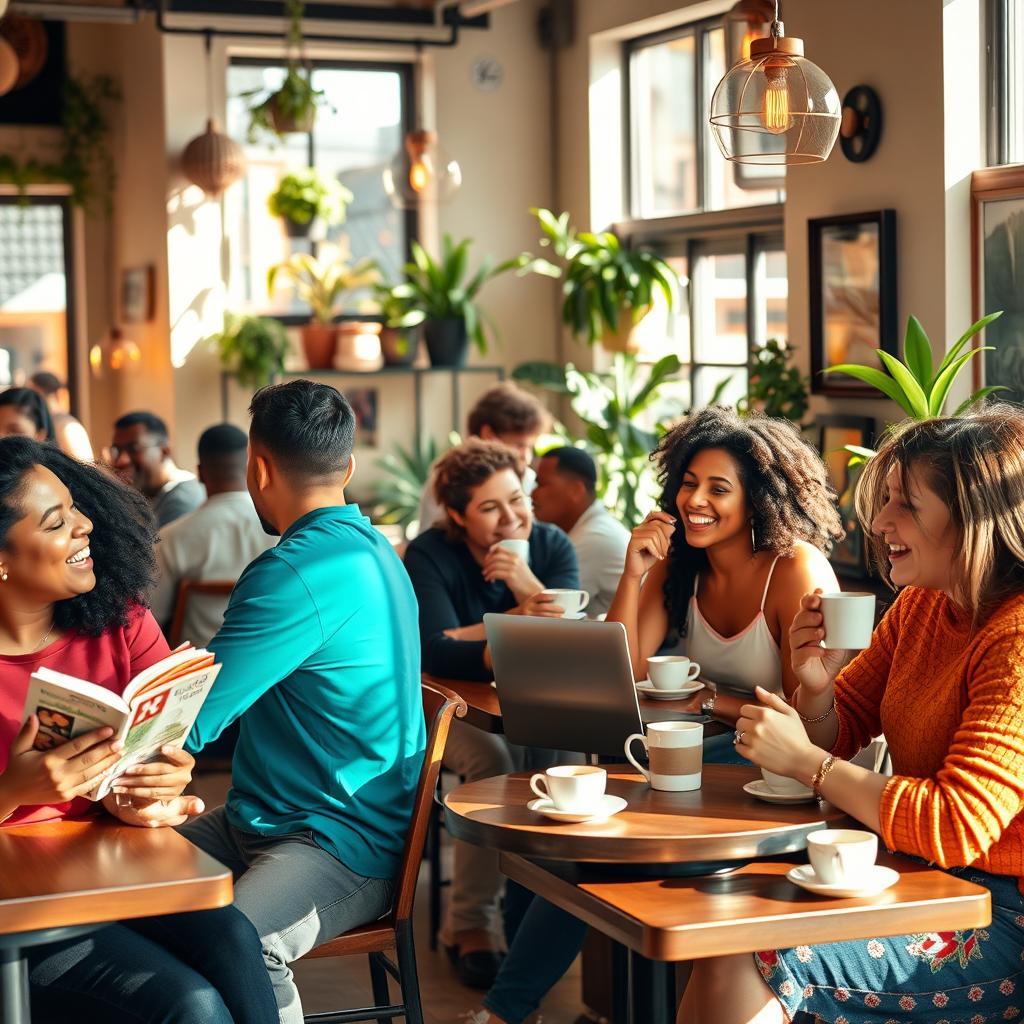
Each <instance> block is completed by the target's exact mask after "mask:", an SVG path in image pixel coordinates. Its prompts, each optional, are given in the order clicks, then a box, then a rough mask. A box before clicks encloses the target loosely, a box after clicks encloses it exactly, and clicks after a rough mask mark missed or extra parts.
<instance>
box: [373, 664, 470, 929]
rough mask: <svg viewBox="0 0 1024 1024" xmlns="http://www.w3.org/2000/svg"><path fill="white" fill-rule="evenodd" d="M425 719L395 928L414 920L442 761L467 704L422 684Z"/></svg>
mask: <svg viewBox="0 0 1024 1024" xmlns="http://www.w3.org/2000/svg"><path fill="white" fill-rule="evenodd" d="M422 691H423V715H424V718H425V719H426V722H427V749H426V751H425V753H424V755H423V768H422V770H421V771H420V781H419V785H418V786H417V787H416V799H415V801H414V802H413V806H412V820H411V821H410V822H409V833H408V835H407V837H406V840H405V850H404V851H403V852H402V863H401V865H400V866H399V869H398V884H397V886H396V891H395V902H394V905H393V907H392V910H391V920H392V923H394V924H395V925H396V926H397V924H398V922H399V921H404V920H408V919H409V918H410V917H412V904H413V898H414V897H415V895H416V879H417V878H418V877H419V873H420V861H421V860H422V859H423V844H424V843H425V842H426V838H427V829H428V828H429V827H430V819H431V816H432V815H433V810H434V794H435V793H436V791H437V778H438V775H439V774H440V772H441V758H442V757H444V748H445V744H446V743H447V742H448V730H449V729H450V728H451V724H452V719H453V718H465V717H466V710H467V708H466V702H465V701H464V700H463V699H462V698H461V697H460V696H459V695H458V694H457V693H452V691H451V690H446V689H445V688H444V687H443V686H438V685H437V684H436V683H423V684H422Z"/></svg>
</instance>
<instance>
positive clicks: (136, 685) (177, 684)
mask: <svg viewBox="0 0 1024 1024" xmlns="http://www.w3.org/2000/svg"><path fill="white" fill-rule="evenodd" d="M219 671H220V665H215V664H214V663H213V655H212V654H211V653H210V652H209V651H207V650H204V649H202V648H194V647H191V646H189V645H185V646H183V647H179V648H178V649H177V650H176V651H173V652H172V653H171V654H169V655H168V656H167V657H166V658H164V659H163V661H159V662H157V663H156V664H155V665H150V667H149V668H147V669H145V670H144V671H142V672H140V673H139V674H138V675H137V676H136V677H135V678H134V679H133V680H132V681H131V682H130V683H129V684H128V686H127V687H126V688H125V691H124V693H123V694H121V695H118V694H116V693H114V692H113V691H111V690H107V689H104V687H102V686H97V685H96V684H95V683H90V682H87V681H86V680H84V679H76V678H75V677H74V676H68V675H65V674H64V673H63V672H54V671H53V670H52V669H48V668H37V669H36V670H35V672H33V674H32V678H31V679H30V680H29V687H28V695H27V696H26V698H25V710H24V712H23V715H22V721H24V720H25V719H27V718H28V716H29V715H38V716H39V733H38V734H37V736H36V741H35V749H36V750H50V749H52V748H53V747H57V746H60V744H62V743H66V742H67V741H68V740H71V739H74V738H75V737H76V736H78V735H80V734H81V733H83V732H89V731H90V730H91V729H99V728H100V727H101V726H104V725H109V726H110V727H111V728H112V729H113V730H114V737H113V738H114V739H121V740H123V741H124V749H123V750H122V752H121V759H120V760H119V761H118V762H117V763H116V764H114V765H113V766H111V767H110V768H108V769H107V771H106V772H105V773H104V774H103V776H102V777H101V778H100V780H99V781H98V782H97V783H96V786H95V787H94V788H93V789H92V790H91V791H90V792H89V793H87V794H86V796H87V797H88V798H89V799H90V800H102V799H103V797H105V796H106V795H107V793H109V792H110V787H111V785H113V783H114V780H115V779H117V778H118V776H120V775H123V774H124V772H125V771H127V769H128V768H130V767H131V766H132V765H135V764H138V763H139V762H140V761H148V760H151V759H152V758H154V757H155V756H156V755H157V754H159V752H160V748H161V747H163V746H167V745H171V746H180V745H181V744H182V743H183V742H184V740H185V737H186V736H188V734H189V731H190V730H191V728H192V723H193V722H195V720H196V716H197V715H198V714H199V709H200V708H201V707H202V706H203V701H204V700H205V699H206V695H207V693H209V692H210V687H211V686H213V681H214V680H215V679H216V678H217V673H218V672H219Z"/></svg>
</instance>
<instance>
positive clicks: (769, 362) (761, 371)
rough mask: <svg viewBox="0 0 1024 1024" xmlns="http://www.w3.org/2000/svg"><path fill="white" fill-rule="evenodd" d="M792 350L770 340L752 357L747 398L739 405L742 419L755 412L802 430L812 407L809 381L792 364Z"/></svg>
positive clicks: (783, 343) (783, 344)
mask: <svg viewBox="0 0 1024 1024" xmlns="http://www.w3.org/2000/svg"><path fill="white" fill-rule="evenodd" d="M792 354H793V348H792V346H790V345H787V344H786V343H785V342H784V341H778V340H777V339H776V338H769V339H768V341H767V342H765V344H764V345H763V346H762V347H760V348H758V349H757V350H756V351H755V352H754V353H753V355H752V356H751V357H750V366H749V373H748V377H747V395H746V398H741V399H740V401H739V402H738V403H737V408H738V410H739V412H740V413H741V414H743V415H745V414H746V413H748V412H750V411H751V410H755V411H757V412H763V413H764V414H765V415H766V416H781V417H783V418H784V419H787V420H792V421H793V422H794V423H796V424H797V426H801V427H802V422H801V421H802V420H803V418H804V416H806V415H807V410H808V409H809V408H810V405H811V398H810V391H809V389H808V386H807V378H806V377H804V376H803V375H802V374H801V373H800V370H799V368H798V367H796V366H793V365H792V364H791V363H790V358H791V356H792Z"/></svg>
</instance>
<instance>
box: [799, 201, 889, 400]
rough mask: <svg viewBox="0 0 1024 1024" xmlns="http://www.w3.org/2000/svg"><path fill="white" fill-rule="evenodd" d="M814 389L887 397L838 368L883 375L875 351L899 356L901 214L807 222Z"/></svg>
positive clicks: (845, 216) (879, 213)
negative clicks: (858, 367) (834, 369)
mask: <svg viewBox="0 0 1024 1024" xmlns="http://www.w3.org/2000/svg"><path fill="white" fill-rule="evenodd" d="M807 246H808V249H807V254H808V272H809V282H808V284H809V292H810V312H811V323H810V340H811V390H812V391H813V392H814V393H815V394H819V395H835V396H837V397H865V398H884V397H885V396H884V395H882V394H881V392H879V391H877V390H875V389H874V388H871V387H869V386H868V385H866V384H864V383H863V382H862V381H859V380H857V379H856V378H854V377H850V376H847V375H845V374H835V373H828V374H826V373H823V372H822V371H823V370H825V369H826V368H827V367H829V366H836V365H838V364H839V363H862V364H864V365H866V366H875V367H877V368H879V369H881V368H882V367H881V363H880V362H879V360H878V357H877V356H876V355H874V353H875V352H877V351H878V349H881V350H882V351H883V352H888V353H890V354H891V355H894V356H898V355H899V338H898V326H899V325H898V323H897V301H896V296H897V280H896V211H895V210H891V209H886V210H874V211H871V212H868V213H846V214H840V215H838V216H833V217H815V218H811V219H810V220H808V222H807Z"/></svg>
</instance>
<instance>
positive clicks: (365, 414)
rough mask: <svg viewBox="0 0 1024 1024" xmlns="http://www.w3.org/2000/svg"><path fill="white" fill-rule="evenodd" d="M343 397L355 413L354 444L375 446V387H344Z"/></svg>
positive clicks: (367, 446)
mask: <svg viewBox="0 0 1024 1024" xmlns="http://www.w3.org/2000/svg"><path fill="white" fill-rule="evenodd" d="M345 397H346V398H347V399H348V401H349V405H351V406H352V411H353V412H354V413H355V414H356V442H355V443H356V446H357V447H359V448H376V447H378V444H377V389H376V388H346V389H345Z"/></svg>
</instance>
